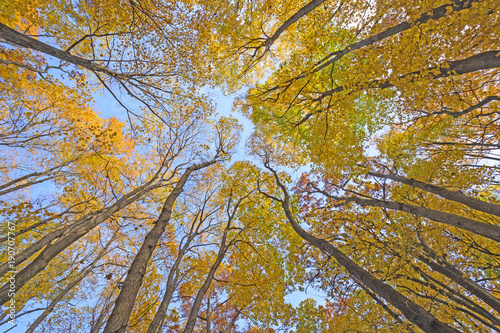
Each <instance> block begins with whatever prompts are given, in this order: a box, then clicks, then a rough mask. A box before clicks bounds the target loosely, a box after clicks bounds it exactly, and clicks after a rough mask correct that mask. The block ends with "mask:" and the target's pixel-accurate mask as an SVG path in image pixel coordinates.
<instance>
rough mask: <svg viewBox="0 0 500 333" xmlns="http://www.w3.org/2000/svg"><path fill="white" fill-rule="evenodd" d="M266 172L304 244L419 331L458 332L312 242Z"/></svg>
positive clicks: (324, 243) (319, 241) (343, 257)
mask: <svg viewBox="0 0 500 333" xmlns="http://www.w3.org/2000/svg"><path fill="white" fill-rule="evenodd" d="M265 166H266V168H267V169H269V170H270V171H271V172H272V173H273V174H274V177H275V179H276V182H277V184H278V186H279V187H280V188H281V190H282V192H283V194H284V196H285V198H284V200H282V201H281V204H282V207H283V210H284V211H285V214H286V217H287V219H288V221H289V222H290V224H291V225H292V228H293V229H294V230H295V232H296V233H297V234H298V235H299V236H300V237H302V238H303V239H304V240H306V241H307V242H309V243H310V244H311V245H313V246H314V247H316V248H318V249H320V250H321V251H323V252H326V253H328V254H329V255H331V256H332V257H333V258H335V260H337V262H338V263H339V264H340V265H341V266H342V267H344V268H345V269H346V270H347V271H348V272H349V273H350V274H351V275H353V276H354V277H355V278H356V279H357V280H358V281H360V283H362V284H363V285H364V286H365V287H367V288H369V289H371V290H372V291H373V292H374V293H375V294H377V295H379V296H380V297H382V298H383V299H384V300H385V301H386V302H387V303H389V304H391V305H392V306H394V307H395V308H396V309H398V310H399V311H401V313H403V315H404V316H405V317H406V318H407V319H408V320H409V321H411V322H412V323H413V324H415V325H416V326H418V327H419V328H421V329H422V330H423V331H424V332H428V333H438V332H439V333H448V332H450V333H451V332H454V333H457V332H458V331H457V330H456V329H454V328H452V327H450V326H448V325H446V324H445V323H443V322H441V321H439V320H438V319H436V317H434V316H433V315H431V314H430V313H429V312H427V311H426V310H425V309H424V308H422V307H421V306H420V305H418V304H416V303H414V302H413V301H411V300H410V299H409V298H407V297H405V296H404V295H402V294H401V293H399V292H398V291H396V290H395V289H393V288H392V287H391V286H389V285H386V284H385V283H384V282H382V281H380V280H379V279H377V278H376V277H374V276H372V275H371V274H370V273H368V272H367V271H366V270H364V269H363V268H362V267H360V266H358V265H357V264H356V263H355V262H353V261H352V260H351V259H349V258H348V257H347V256H346V255H345V254H344V253H342V252H341V251H340V250H338V249H337V248H335V247H334V246H333V245H332V244H330V243H329V242H327V241H325V240H324V239H320V238H316V237H315V236H313V235H311V234H309V233H308V232H307V231H305V230H304V229H302V228H301V227H300V225H299V223H298V222H297V220H296V218H295V216H294V215H293V213H292V212H291V208H290V196H289V194H288V190H287V189H286V187H285V186H284V185H283V184H282V183H281V181H280V180H279V177H278V174H277V173H276V171H274V170H273V169H271V168H270V167H269V165H268V164H267V163H266V164H265Z"/></svg>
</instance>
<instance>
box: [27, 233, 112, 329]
mask: <svg viewBox="0 0 500 333" xmlns="http://www.w3.org/2000/svg"><path fill="white" fill-rule="evenodd" d="M116 235H117V233H115V234H114V235H113V236H112V237H111V239H110V240H109V241H108V243H107V244H106V246H105V247H104V249H102V250H101V252H100V253H99V254H98V255H97V257H96V258H95V259H94V260H93V261H92V263H91V264H90V265H89V266H88V267H86V268H85V269H84V270H83V271H81V272H80V273H79V274H78V275H77V277H76V278H75V279H74V280H73V281H71V283H69V284H68V285H67V286H66V288H64V289H63V290H62V291H61V292H60V293H59V294H58V295H57V296H56V298H54V299H53V300H52V302H50V304H49V306H48V307H47V308H46V309H45V310H44V311H43V313H42V314H41V315H40V316H39V317H38V318H37V319H36V320H35V322H34V323H33V324H31V326H30V327H28V329H27V330H26V333H33V331H34V330H35V329H36V327H37V326H38V325H40V323H41V322H42V321H43V320H44V319H45V318H46V317H47V316H48V315H49V314H50V313H51V312H52V310H54V307H55V306H56V305H57V303H59V301H60V300H62V299H63V298H64V296H66V294H67V293H68V292H70V290H71V289H73V288H74V287H75V286H76V285H78V284H79V283H80V282H81V281H82V280H83V279H84V278H85V277H86V276H87V275H88V274H89V273H90V272H92V270H93V269H94V267H95V265H96V264H97V262H98V261H99V260H101V258H102V257H103V256H104V255H105V254H106V253H107V251H108V248H109V246H110V245H111V244H112V243H113V241H114V240H115V239H116Z"/></svg>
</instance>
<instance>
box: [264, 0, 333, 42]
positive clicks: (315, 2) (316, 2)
mask: <svg viewBox="0 0 500 333" xmlns="http://www.w3.org/2000/svg"><path fill="white" fill-rule="evenodd" d="M323 2H325V0H312V1H311V2H309V3H308V4H307V5H305V6H304V7H301V8H300V9H299V10H298V11H297V12H295V14H293V15H292V16H290V18H289V19H288V20H286V21H285V22H284V23H283V24H282V25H281V26H280V27H279V28H278V29H277V30H276V31H275V32H274V34H273V35H272V36H271V37H269V38H266V40H265V41H264V45H263V46H264V47H265V48H266V50H267V49H269V48H270V47H271V46H272V45H273V43H274V42H275V41H276V40H277V39H278V38H279V36H280V35H281V34H282V33H283V32H285V30H286V29H288V28H289V27H290V26H291V25H292V24H294V23H295V22H297V21H298V20H300V19H301V18H302V17H304V16H306V15H307V14H309V13H310V12H312V11H313V10H315V9H316V8H317V7H318V6H320V5H321V4H322V3H323Z"/></svg>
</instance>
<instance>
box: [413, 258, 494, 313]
mask: <svg viewBox="0 0 500 333" xmlns="http://www.w3.org/2000/svg"><path fill="white" fill-rule="evenodd" d="M417 259H418V260H420V261H422V262H423V263H425V264H426V265H428V266H429V267H430V268H431V269H432V270H433V271H435V272H438V273H440V274H443V275H444V276H446V277H447V278H449V279H451V280H452V281H454V282H455V283H457V284H459V285H460V286H462V287H463V288H464V289H465V290H467V291H468V292H470V293H471V294H472V295H474V296H476V297H477V298H479V299H480V300H482V301H483V302H485V303H486V304H488V305H489V306H491V307H492V308H493V309H495V311H497V312H498V313H500V299H498V298H496V297H495V296H493V295H492V294H490V293H489V292H488V291H486V290H485V289H484V288H482V287H481V286H480V285H478V284H477V283H475V282H474V281H472V280H470V279H468V278H467V277H464V276H463V275H462V273H461V272H459V271H458V270H457V269H455V268H454V267H449V266H448V265H446V264H444V265H443V264H440V263H438V262H436V261H434V260H431V259H429V258H427V257H425V256H422V255H419V256H417Z"/></svg>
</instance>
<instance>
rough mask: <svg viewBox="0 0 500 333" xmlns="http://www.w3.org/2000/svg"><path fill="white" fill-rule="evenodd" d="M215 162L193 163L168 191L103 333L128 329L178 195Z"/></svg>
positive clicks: (120, 331) (114, 332) (113, 332)
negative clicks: (152, 259)
mask: <svg viewBox="0 0 500 333" xmlns="http://www.w3.org/2000/svg"><path fill="white" fill-rule="evenodd" d="M214 163H216V161H215V160H213V161H210V162H206V163H202V164H197V165H193V166H191V167H189V168H187V169H186V171H185V172H184V174H183V175H182V177H181V178H180V180H179V182H178V183H177V184H176V185H175V187H174V189H173V190H172V192H171V193H170V194H169V196H168V197H167V199H166V200H165V203H164V205H163V208H162V211H161V213H160V216H159V217H158V220H157V221H156V223H155V226H154V227H153V229H151V231H150V232H149V233H148V234H147V235H146V237H145V239H144V242H143V243H142V246H141V248H140V249H139V252H138V253H137V255H136V256H135V258H134V261H133V262H132V265H131V266H130V269H129V271H128V274H127V277H126V278H125V281H124V283H123V287H122V289H121V291H120V295H118V298H117V299H116V302H115V307H114V308H113V311H112V313H111V315H110V317H109V319H108V322H107V323H106V326H105V327H104V331H103V332H104V333H122V332H125V330H126V328H127V325H128V320H129V317H130V314H131V313H132V308H133V307H134V303H135V299H136V298H137V293H138V292H139V288H140V287H141V285H142V280H143V278H144V274H145V273H146V268H147V266H148V263H149V260H150V259H151V257H152V255H153V252H154V250H155V248H156V246H157V244H158V241H159V240H160V238H161V235H162V234H163V233H164V231H165V228H166V227H167V224H168V222H169V221H170V217H171V215H172V208H173V205H174V203H175V200H176V199H177V197H178V196H179V195H180V194H181V192H182V190H183V188H184V184H185V183H186V181H187V180H188V178H189V176H190V175H191V173H193V171H196V170H199V169H202V168H205V167H207V166H209V165H212V164H214Z"/></svg>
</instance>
